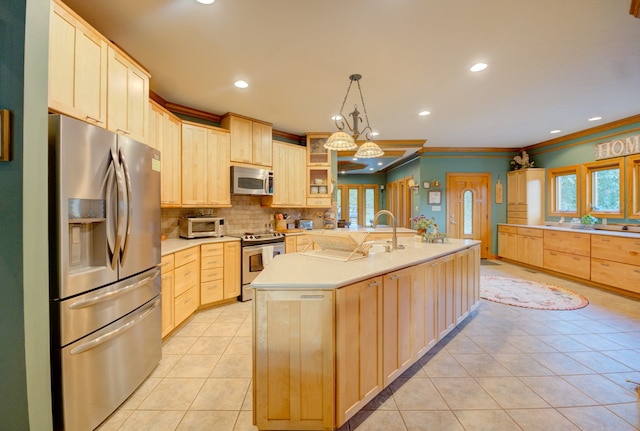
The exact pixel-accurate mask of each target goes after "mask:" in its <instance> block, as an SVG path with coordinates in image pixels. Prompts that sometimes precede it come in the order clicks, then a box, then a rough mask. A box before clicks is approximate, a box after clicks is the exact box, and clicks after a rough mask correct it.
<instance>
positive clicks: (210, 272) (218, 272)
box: [200, 268, 224, 283]
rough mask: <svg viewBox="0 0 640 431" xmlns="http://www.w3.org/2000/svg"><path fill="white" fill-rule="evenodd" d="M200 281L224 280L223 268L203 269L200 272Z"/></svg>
mask: <svg viewBox="0 0 640 431" xmlns="http://www.w3.org/2000/svg"><path fill="white" fill-rule="evenodd" d="M200 275H201V277H200V281H201V282H202V283H204V282H206V281H213V280H222V279H223V278H224V269H223V268H213V269H203V270H202V271H201V272H200Z"/></svg>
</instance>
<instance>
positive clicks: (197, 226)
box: [179, 216, 224, 238]
mask: <svg viewBox="0 0 640 431" xmlns="http://www.w3.org/2000/svg"><path fill="white" fill-rule="evenodd" d="M179 228H180V236H181V237H182V238H211V237H221V236H224V218H220V217H209V216H203V217H182V218H180V222H179Z"/></svg>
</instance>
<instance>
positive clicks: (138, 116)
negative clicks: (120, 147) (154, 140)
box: [107, 46, 149, 143]
mask: <svg viewBox="0 0 640 431" xmlns="http://www.w3.org/2000/svg"><path fill="white" fill-rule="evenodd" d="M107 70H108V74H107V77H108V82H107V113H108V116H107V128H108V129H109V130H111V131H114V132H116V133H120V134H123V135H126V136H128V137H130V138H132V139H135V140H136V141H139V142H143V143H146V142H147V135H148V134H149V130H148V127H149V103H148V101H149V74H148V73H147V72H146V71H144V70H143V69H142V68H140V67H138V66H137V65H136V64H135V63H134V62H132V61H131V60H130V59H129V58H127V57H126V56H125V55H124V54H122V53H120V52H118V51H116V50H115V49H114V48H112V47H111V46H109V48H108V51H107Z"/></svg>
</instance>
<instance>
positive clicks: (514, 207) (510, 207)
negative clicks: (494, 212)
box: [507, 204, 527, 213]
mask: <svg viewBox="0 0 640 431" xmlns="http://www.w3.org/2000/svg"><path fill="white" fill-rule="evenodd" d="M507 211H508V212H512V211H516V212H524V213H526V212H527V204H507Z"/></svg>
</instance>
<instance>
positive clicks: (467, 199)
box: [446, 173, 491, 258]
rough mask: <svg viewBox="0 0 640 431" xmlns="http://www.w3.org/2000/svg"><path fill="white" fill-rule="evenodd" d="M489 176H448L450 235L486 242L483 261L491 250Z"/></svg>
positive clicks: (450, 174) (448, 222)
mask: <svg viewBox="0 0 640 431" xmlns="http://www.w3.org/2000/svg"><path fill="white" fill-rule="evenodd" d="M490 178H491V174H488V173H448V174H447V227H446V229H447V234H448V236H449V237H451V238H466V239H475V240H479V241H482V245H481V247H480V253H481V257H482V258H487V257H488V256H489V250H490V249H491V223H490V219H491V192H490V189H489V181H490Z"/></svg>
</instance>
